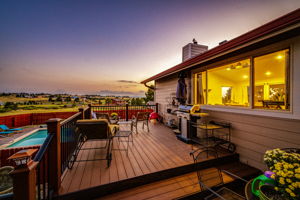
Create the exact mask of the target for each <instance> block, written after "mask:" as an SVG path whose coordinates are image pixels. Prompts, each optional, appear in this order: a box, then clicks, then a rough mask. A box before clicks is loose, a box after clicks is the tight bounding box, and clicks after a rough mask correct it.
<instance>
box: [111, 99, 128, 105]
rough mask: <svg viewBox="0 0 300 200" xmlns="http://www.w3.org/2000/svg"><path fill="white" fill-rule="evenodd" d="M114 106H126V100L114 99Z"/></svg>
mask: <svg viewBox="0 0 300 200" xmlns="http://www.w3.org/2000/svg"><path fill="white" fill-rule="evenodd" d="M112 104H115V105H124V104H126V101H125V100H124V99H117V98H114V99H112Z"/></svg>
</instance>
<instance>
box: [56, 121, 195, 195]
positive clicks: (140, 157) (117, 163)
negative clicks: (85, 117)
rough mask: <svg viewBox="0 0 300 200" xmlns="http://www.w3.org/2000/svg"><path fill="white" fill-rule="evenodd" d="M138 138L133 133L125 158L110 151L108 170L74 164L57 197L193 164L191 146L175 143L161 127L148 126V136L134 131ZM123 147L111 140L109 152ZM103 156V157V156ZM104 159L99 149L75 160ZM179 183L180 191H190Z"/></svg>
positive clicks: (93, 143) (92, 164) (94, 164)
mask: <svg viewBox="0 0 300 200" xmlns="http://www.w3.org/2000/svg"><path fill="white" fill-rule="evenodd" d="M138 128H139V131H138V134H136V133H133V140H134V142H133V144H132V143H130V146H129V152H128V155H127V153H126V151H119V150H113V159H112V162H111V166H110V167H109V168H107V165H106V161H105V160H101V161H99V160H97V161H87V162H76V163H75V164H74V166H73V168H72V169H71V170H67V171H66V172H65V174H64V176H63V179H62V184H61V188H60V194H66V193H69V192H74V191H77V190H81V189H86V188H89V187H94V186H99V185H104V184H108V183H113V182H116V181H120V180H124V179H128V178H133V177H137V176H142V175H145V174H150V173H153V172H157V171H161V170H166V169H171V168H175V167H179V166H184V165H188V164H191V163H193V160H192V158H191V157H190V155H189V153H190V152H191V150H192V147H191V145H189V144H185V143H183V142H181V141H179V140H177V138H176V136H175V135H174V133H173V131H172V130H171V129H169V128H167V127H165V126H164V125H161V124H156V125H152V124H151V125H150V132H147V131H145V130H142V128H141V127H138ZM102 145H103V141H87V142H86V143H85V144H84V148H91V147H100V146H102ZM125 145H126V144H123V142H120V145H119V143H118V140H117V138H115V139H114V142H113V148H114V149H116V148H124V147H125ZM103 153H104V154H103ZM103 156H105V152H104V151H103V150H101V149H93V150H92V149H91V150H81V151H80V152H79V155H78V159H79V160H82V159H87V158H89V159H93V158H94V159H97V158H98V159H99V158H101V157H103ZM190 180H192V179H191V178H189V180H185V181H186V182H185V181H183V182H182V183H181V184H186V185H187V186H186V187H183V188H184V189H182V190H180V192H182V191H183V192H184V191H185V190H191V188H193V187H190V185H188V184H187V183H188V182H189V181H190Z"/></svg>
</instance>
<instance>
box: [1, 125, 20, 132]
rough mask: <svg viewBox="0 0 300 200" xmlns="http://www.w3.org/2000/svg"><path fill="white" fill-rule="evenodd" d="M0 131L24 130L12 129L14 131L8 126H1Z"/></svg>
mask: <svg viewBox="0 0 300 200" xmlns="http://www.w3.org/2000/svg"><path fill="white" fill-rule="evenodd" d="M0 129H2V130H4V131H20V130H22V129H21V128H12V129H10V128H8V127H7V126H6V125H4V124H1V125H0Z"/></svg>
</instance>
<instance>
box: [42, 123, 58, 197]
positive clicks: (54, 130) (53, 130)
mask: <svg viewBox="0 0 300 200" xmlns="http://www.w3.org/2000/svg"><path fill="white" fill-rule="evenodd" d="M61 120H62V119H60V118H52V119H49V120H48V121H46V123H47V127H48V134H53V135H54V137H53V142H51V145H50V147H49V148H50V151H49V160H50V161H49V163H50V164H51V166H47V167H49V168H50V169H49V176H50V180H49V182H50V185H51V186H53V190H54V193H55V194H57V193H58V190H59V188H60V184H61V144H60V143H61V141H60V121H61Z"/></svg>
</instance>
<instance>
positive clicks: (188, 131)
mask: <svg viewBox="0 0 300 200" xmlns="http://www.w3.org/2000/svg"><path fill="white" fill-rule="evenodd" d="M199 112H200V105H180V106H179V107H178V110H177V117H178V118H179V130H180V133H181V134H180V135H177V138H178V139H179V140H181V141H183V142H186V143H191V137H192V135H193V134H197V128H195V127H194V126H191V124H193V123H197V119H199V115H197V113H199Z"/></svg>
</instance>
